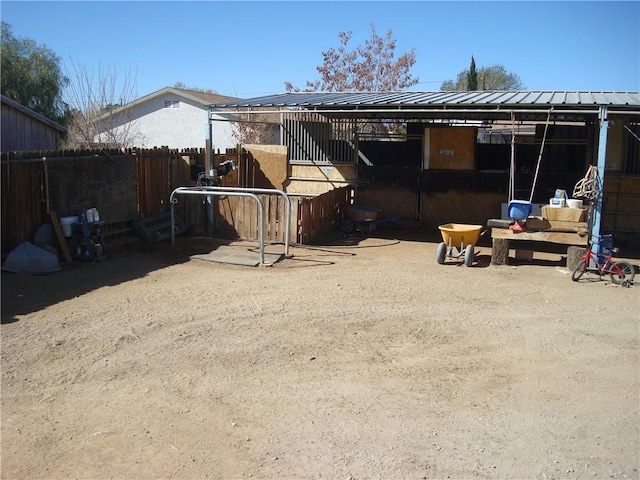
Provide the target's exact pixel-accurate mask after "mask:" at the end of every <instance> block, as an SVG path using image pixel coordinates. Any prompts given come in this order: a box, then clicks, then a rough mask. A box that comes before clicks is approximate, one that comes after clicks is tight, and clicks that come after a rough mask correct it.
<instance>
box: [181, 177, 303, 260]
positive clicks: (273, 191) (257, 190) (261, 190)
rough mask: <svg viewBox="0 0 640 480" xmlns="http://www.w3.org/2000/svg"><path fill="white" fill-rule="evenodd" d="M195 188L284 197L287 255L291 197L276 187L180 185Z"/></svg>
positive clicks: (286, 251)
mask: <svg viewBox="0 0 640 480" xmlns="http://www.w3.org/2000/svg"><path fill="white" fill-rule="evenodd" d="M182 188H195V189H202V190H207V191H214V192H248V193H265V194H275V195H280V196H281V197H283V198H284V199H285V220H284V222H285V226H286V235H285V237H284V255H285V256H288V255H289V234H290V233H291V199H290V198H289V196H288V195H287V194H286V193H285V192H284V191H282V190H278V189H277V188H252V187H219V186H198V187H182Z"/></svg>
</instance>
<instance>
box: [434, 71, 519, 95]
mask: <svg viewBox="0 0 640 480" xmlns="http://www.w3.org/2000/svg"><path fill="white" fill-rule="evenodd" d="M469 74H470V71H469V70H468V69H465V70H463V71H462V72H460V73H458V76H457V77H456V79H455V80H447V81H445V82H443V83H442V85H441V86H440V90H442V91H464V90H469ZM476 75H477V79H478V80H479V81H478V85H477V90H524V89H525V88H526V87H525V86H524V84H523V83H522V80H520V77H519V76H518V75H516V74H515V73H509V72H507V71H506V70H505V68H504V67H503V66H502V65H492V66H490V67H481V68H479V69H478V71H477V74H476Z"/></svg>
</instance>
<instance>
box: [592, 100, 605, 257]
mask: <svg viewBox="0 0 640 480" xmlns="http://www.w3.org/2000/svg"><path fill="white" fill-rule="evenodd" d="M598 117H599V119H600V136H599V139H598V197H597V198H596V204H595V208H594V209H593V222H592V225H591V238H592V239H596V240H597V239H598V238H599V237H600V223H601V220H602V194H603V190H604V170H605V164H606V160H607V136H608V130H609V122H608V121H607V107H606V105H602V106H600V113H599V115H598ZM597 251H598V252H600V253H602V252H601V250H600V245H598V246H597Z"/></svg>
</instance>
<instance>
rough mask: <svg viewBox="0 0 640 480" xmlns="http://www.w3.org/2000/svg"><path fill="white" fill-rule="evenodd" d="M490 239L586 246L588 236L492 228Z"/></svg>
mask: <svg viewBox="0 0 640 480" xmlns="http://www.w3.org/2000/svg"><path fill="white" fill-rule="evenodd" d="M491 238H504V239H507V240H533V241H537V242H548V243H560V244H563V245H587V239H588V236H587V235H580V234H578V233H568V232H528V231H524V232H514V231H512V230H509V229H508V228H492V229H491Z"/></svg>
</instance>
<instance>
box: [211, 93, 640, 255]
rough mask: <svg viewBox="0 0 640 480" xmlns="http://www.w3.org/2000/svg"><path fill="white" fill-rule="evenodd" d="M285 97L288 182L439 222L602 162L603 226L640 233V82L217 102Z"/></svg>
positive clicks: (259, 106) (599, 213)
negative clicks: (598, 87)
mask: <svg viewBox="0 0 640 480" xmlns="http://www.w3.org/2000/svg"><path fill="white" fill-rule="evenodd" d="M274 109H275V110H277V111H278V112H279V113H280V115H281V132H282V133H281V138H282V144H283V145H285V146H286V147H287V158H286V162H287V171H288V179H287V181H286V185H285V190H286V191H287V193H306V194H313V193H316V194H319V193H322V192H324V191H327V190H330V189H333V188H336V187H337V186H341V185H345V184H350V185H353V186H354V187H355V188H356V194H355V195H356V202H357V203H361V204H364V205H370V206H372V207H379V208H382V209H384V212H385V214H387V215H394V216H400V217H402V218H403V219H407V220H411V221H415V222H418V223H419V224H421V225H423V226H425V227H428V228H434V229H435V228H437V226H438V225H441V224H445V223H449V222H462V223H480V224H486V221H487V219H491V218H498V219H499V218H501V217H503V216H504V213H503V212H504V207H505V205H506V203H507V202H508V201H509V200H510V199H513V198H516V199H524V200H529V199H531V201H532V202H533V203H534V204H535V205H537V206H541V205H545V204H548V203H549V198H550V197H553V196H554V193H555V192H556V190H559V189H560V190H565V191H566V192H567V193H568V195H569V196H571V194H572V191H573V189H574V186H575V185H576V183H577V182H578V181H579V180H580V179H582V178H583V177H584V175H585V173H586V172H587V170H588V168H589V166H590V165H595V166H597V171H598V175H599V178H600V182H601V184H602V185H603V188H602V192H601V195H600V196H599V198H598V201H597V202H596V204H595V208H594V213H593V218H592V219H591V225H592V233H593V234H594V235H598V234H599V233H600V231H601V230H602V231H604V230H606V231H607V232H609V233H615V234H616V236H617V237H618V238H627V239H628V240H629V241H631V242H635V243H636V244H638V241H639V238H640V237H639V236H640V93H638V92H624V93H616V92H555V91H554V92H540V91H538V92H535V91H531V92H508V91H474V92H375V93H365V92H356V93H347V92H344V93H314V92H298V93H285V94H279V95H272V96H266V97H258V98H252V99H246V100H235V101H226V102H217V103H216V104H213V105H211V107H210V121H211V123H212V124H213V129H214V131H215V130H216V129H217V128H221V127H219V126H218V123H216V122H215V116H218V115H221V114H229V113H233V112H240V111H241V112H243V113H244V114H247V113H249V114H254V115H260V114H264V113H267V112H268V113H273V112H274ZM390 132H391V133H390ZM512 166H513V168H512ZM512 185H514V188H513V190H511V186H512Z"/></svg>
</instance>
